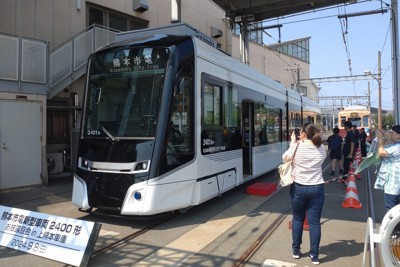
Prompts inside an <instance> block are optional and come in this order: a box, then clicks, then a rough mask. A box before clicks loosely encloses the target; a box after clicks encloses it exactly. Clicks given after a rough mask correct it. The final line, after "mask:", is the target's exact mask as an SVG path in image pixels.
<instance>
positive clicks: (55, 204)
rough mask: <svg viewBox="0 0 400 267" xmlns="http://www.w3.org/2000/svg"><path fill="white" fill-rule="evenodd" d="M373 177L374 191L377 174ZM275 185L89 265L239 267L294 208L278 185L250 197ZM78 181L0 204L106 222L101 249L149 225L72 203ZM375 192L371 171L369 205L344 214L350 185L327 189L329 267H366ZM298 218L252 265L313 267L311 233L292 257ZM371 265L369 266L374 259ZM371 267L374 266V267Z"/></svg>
mask: <svg viewBox="0 0 400 267" xmlns="http://www.w3.org/2000/svg"><path fill="white" fill-rule="evenodd" d="M324 173H326V174H325V175H324V176H325V180H329V179H331V177H330V176H329V173H330V169H328V168H326V170H324ZM370 174H371V175H372V177H371V183H372V185H373V183H374V181H375V177H374V175H375V174H374V173H373V172H370ZM274 181H276V173H275V172H272V173H269V174H266V175H264V176H262V177H260V178H258V179H256V180H254V181H251V182H249V183H247V184H244V185H242V186H240V187H238V188H236V189H234V190H232V191H231V192H228V193H226V195H225V194H224V195H225V196H224V195H223V196H222V197H220V198H216V199H213V200H210V201H208V202H206V203H203V204H201V205H199V206H196V207H194V208H192V209H191V210H189V211H188V212H187V213H186V214H183V215H180V216H178V217H177V218H174V219H173V220H172V221H169V222H167V223H165V224H163V225H162V226H161V227H159V228H157V230H155V231H150V232H149V233H146V235H145V236H143V237H142V238H139V239H138V240H136V239H135V240H132V242H126V244H124V245H123V246H121V247H116V248H114V249H113V250H112V251H110V252H108V253H106V254H105V255H104V257H97V258H95V259H93V260H91V259H90V260H89V262H88V265H87V266H235V263H236V261H237V259H238V258H240V256H241V255H242V254H243V253H244V251H245V250H246V249H247V248H248V247H249V246H251V244H252V243H253V242H254V240H255V239H256V238H257V237H258V236H259V234H260V233H262V231H264V230H265V229H266V228H268V226H269V224H270V223H271V222H272V221H273V220H274V219H275V218H276V216H278V215H279V213H281V211H282V210H284V208H285V207H286V206H288V205H289V204H290V199H289V188H281V187H280V186H278V187H277V190H276V191H275V192H271V194H268V195H262V194H256V195H252V194H249V192H248V191H247V188H248V187H249V186H250V185H252V184H254V183H260V182H267V183H272V182H274ZM72 182H73V179H72V177H71V176H67V177H63V178H57V179H51V180H50V181H49V185H48V186H47V187H38V188H33V189H28V190H18V191H12V192H5V193H0V205H3V206H8V207H15V208H20V209H27V210H31V211H37V212H41V213H46V214H54V215H58V216H64V217H69V218H78V219H82V220H97V221H100V222H101V223H102V228H101V229H102V230H101V233H100V235H99V237H98V240H97V243H96V247H101V246H104V245H105V244H107V242H110V239H113V238H116V236H123V235H124V234H125V235H126V234H128V233H129V232H131V231H132V230H133V229H134V228H140V227H143V225H145V224H146V219H137V218H132V219H128V220H123V219H115V218H111V219H109V218H104V217H98V216H91V215H87V214H86V213H82V212H80V211H78V209H77V208H76V207H75V206H74V205H73V204H72V202H71V196H72ZM369 186H370V185H369V184H368V182H367V179H366V173H365V172H363V173H362V175H361V179H359V180H358V179H357V180H356V187H357V191H358V197H359V201H360V203H361V207H360V208H343V207H342V203H343V201H344V199H345V195H346V188H347V187H346V186H345V185H343V184H341V183H338V182H330V183H326V186H325V204H324V208H323V214H322V219H321V225H322V239H321V245H320V265H321V266H362V262H363V250H364V240H365V234H366V229H367V219H368V217H369V216H371V211H369V210H368V209H369V206H370V205H371V203H368V200H367V198H368V196H367V193H366V192H367V191H368V188H369ZM372 193H373V194H372V196H371V199H372V202H373V209H374V210H373V215H374V217H375V222H376V223H377V227H379V223H380V222H381V221H382V218H383V217H384V215H385V214H386V210H385V208H384V204H383V192H381V191H377V190H374V189H372ZM290 214H291V211H290V210H289V215H288V216H287V217H286V218H285V219H284V220H283V222H282V223H281V224H280V225H279V227H277V228H276V230H275V231H274V232H273V233H272V234H271V236H270V237H269V238H268V239H267V240H266V241H265V242H263V243H262V244H261V245H260V248H259V249H258V250H257V251H256V252H255V253H254V255H253V256H252V257H251V259H250V260H249V261H248V262H247V263H246V265H245V266H264V267H267V266H268V267H269V266H313V264H312V263H311V261H310V260H309V259H308V257H307V256H308V253H307V252H308V248H309V237H308V235H309V233H308V231H306V230H305V231H304V235H303V245H302V252H303V254H302V257H301V258H300V259H293V258H292V254H291V229H290V224H291V219H292V217H291V215H290ZM113 233H114V235H113ZM171 254H172V257H170V256H171ZM163 255H164V256H163ZM165 255H169V256H165ZM157 256H159V258H157ZM169 257H170V258H169ZM378 257H379V255H378ZM149 259H151V261H150V260H149ZM166 259H168V260H166ZM367 259H368V260H369V256H367ZM368 260H367V262H368ZM377 264H381V263H380V262H379V260H378V263H377ZM0 265H1V266H66V265H65V264H64V263H61V262H57V261H53V260H49V259H45V258H41V257H38V256H35V255H30V254H26V253H23V252H19V251H17V250H12V249H9V248H6V247H0ZM366 266H370V263H369V262H368V264H367V265H366ZM376 266H380V265H376ZM381 266H383V265H381Z"/></svg>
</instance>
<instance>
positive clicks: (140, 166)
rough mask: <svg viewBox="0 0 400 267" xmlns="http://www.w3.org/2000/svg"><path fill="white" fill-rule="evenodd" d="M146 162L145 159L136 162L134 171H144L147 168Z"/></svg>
mask: <svg viewBox="0 0 400 267" xmlns="http://www.w3.org/2000/svg"><path fill="white" fill-rule="evenodd" d="M148 166H149V165H148V162H147V161H143V162H138V163H137V164H136V167H135V171H146V170H147V168H148Z"/></svg>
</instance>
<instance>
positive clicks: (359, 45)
mask: <svg viewBox="0 0 400 267" xmlns="http://www.w3.org/2000/svg"><path fill="white" fill-rule="evenodd" d="M386 4H389V5H390V0H389V1H388V2H381V1H377V0H372V1H360V0H359V1H358V2H357V4H352V5H346V6H343V5H342V6H340V7H337V6H333V7H330V8H327V9H324V10H317V11H312V12H308V14H304V15H296V16H287V17H284V18H279V19H274V20H270V21H266V22H265V23H264V26H266V25H274V24H282V25H283V27H282V28H281V35H280V40H281V42H286V41H290V40H294V39H299V38H304V37H311V39H310V64H311V65H310V77H311V78H325V77H339V76H351V75H364V71H365V70H370V71H371V72H372V73H374V74H376V73H377V72H378V51H381V69H382V72H381V73H382V87H381V88H382V89H381V92H382V109H385V110H392V109H393V100H392V62H391V57H392V56H391V45H392V43H391V28H390V11H387V12H386V13H384V14H381V13H379V14H373V15H364V16H355V17H348V18H347V22H346V20H343V19H338V15H344V14H347V15H350V14H355V13H359V12H364V11H372V10H378V9H381V7H383V8H387V6H386ZM346 31H347V33H346V34H344V36H345V40H346V42H345V41H344V38H343V34H342V33H343V32H346ZM267 33H268V34H269V35H271V37H267V38H265V39H264V43H265V44H267V45H268V44H274V43H277V42H278V40H279V32H278V29H268V30H267ZM349 60H350V62H351V63H350V64H349ZM300 75H301V71H300ZM304 78H306V77H304ZM368 82H369V83H370V90H371V105H372V106H373V107H378V83H377V81H376V80H375V79H373V78H371V79H369V80H360V81H347V82H324V83H320V84H318V85H319V86H320V88H321V90H320V96H325V97H327V96H336V95H337V96H367V95H368ZM359 101H360V102H361V103H359V104H365V105H366V104H367V101H366V100H361V99H359ZM321 104H323V103H321ZM332 104H333V103H332V101H331V102H330V103H329V105H332ZM344 104H345V105H346V103H344ZM353 104H355V102H353Z"/></svg>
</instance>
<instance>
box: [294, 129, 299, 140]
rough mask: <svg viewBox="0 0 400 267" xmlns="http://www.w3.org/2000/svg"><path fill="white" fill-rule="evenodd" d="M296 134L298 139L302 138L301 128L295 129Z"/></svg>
mask: <svg viewBox="0 0 400 267" xmlns="http://www.w3.org/2000/svg"><path fill="white" fill-rule="evenodd" d="M294 135H295V136H296V140H299V139H300V129H299V128H295V129H294Z"/></svg>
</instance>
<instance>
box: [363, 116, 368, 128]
mask: <svg viewBox="0 0 400 267" xmlns="http://www.w3.org/2000/svg"><path fill="white" fill-rule="evenodd" d="M368 119H369V116H363V118H362V120H363V123H362V127H369V123H368Z"/></svg>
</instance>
